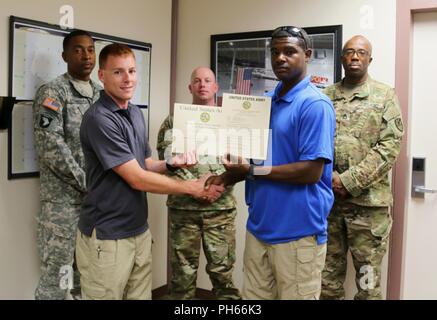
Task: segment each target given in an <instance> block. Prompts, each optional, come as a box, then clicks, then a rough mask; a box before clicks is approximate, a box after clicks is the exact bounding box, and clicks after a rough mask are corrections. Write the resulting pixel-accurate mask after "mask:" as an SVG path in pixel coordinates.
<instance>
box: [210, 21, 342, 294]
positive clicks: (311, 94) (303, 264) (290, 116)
mask: <svg viewBox="0 0 437 320" xmlns="http://www.w3.org/2000/svg"><path fill="white" fill-rule="evenodd" d="M310 48H311V47H310V39H309V37H308V35H307V34H306V32H305V31H304V30H303V29H300V28H297V27H280V28H277V29H275V30H274V32H273V34H272V41H271V62H272V68H273V71H274V73H275V75H276V76H277V77H278V79H279V80H280V83H279V84H278V86H277V87H276V89H275V90H274V91H273V92H270V93H269V94H268V95H269V96H271V97H272V107H271V118H270V129H271V140H270V144H271V150H272V152H271V154H270V155H269V156H268V159H267V160H266V161H264V163H263V165H261V166H255V165H253V164H250V165H249V164H248V163H241V162H244V160H243V161H242V160H241V159H238V162H237V163H236V164H235V163H231V162H230V156H228V158H227V159H225V167H226V168H227V172H226V173H224V174H222V175H221V176H216V177H211V178H210V179H209V180H208V181H207V185H208V186H209V185H212V184H224V185H225V186H226V185H229V184H233V183H236V182H238V181H241V180H244V179H246V202H247V204H248V206H249V218H248V221H247V231H248V232H247V235H246V245H245V253H244V282H243V297H244V298H245V299H318V298H319V296H320V289H321V272H322V270H323V266H324V262H325V256H326V241H327V216H328V213H329V211H330V209H331V206H332V203H333V200H334V197H333V193H332V190H331V179H332V175H331V173H332V160H333V153H334V131H335V113H334V109H333V106H332V103H331V102H330V100H329V99H328V98H327V97H326V96H325V95H324V94H322V93H321V92H320V91H319V90H318V89H317V88H316V87H315V86H314V85H312V84H311V83H310V77H309V76H307V75H306V70H307V63H308V61H309V59H310V57H311V49H310Z"/></svg>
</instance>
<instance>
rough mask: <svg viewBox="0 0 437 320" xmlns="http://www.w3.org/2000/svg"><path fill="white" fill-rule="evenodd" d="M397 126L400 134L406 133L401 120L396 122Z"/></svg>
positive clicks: (398, 119)
mask: <svg viewBox="0 0 437 320" xmlns="http://www.w3.org/2000/svg"><path fill="white" fill-rule="evenodd" d="M395 126H396V128H397V129H398V130H399V131H400V132H404V125H403V124H402V120H401V118H397V119H396V120H395Z"/></svg>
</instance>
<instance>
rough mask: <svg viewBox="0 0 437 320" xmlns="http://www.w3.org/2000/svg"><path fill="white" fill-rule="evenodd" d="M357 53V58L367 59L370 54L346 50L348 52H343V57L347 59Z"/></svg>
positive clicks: (362, 50)
mask: <svg viewBox="0 0 437 320" xmlns="http://www.w3.org/2000/svg"><path fill="white" fill-rule="evenodd" d="M355 53H356V54H357V56H358V57H359V58H364V57H367V55H368V54H369V52H368V51H366V50H364V49H358V50H355V49H346V50H343V56H344V57H347V58H350V57H353V56H354V55H355Z"/></svg>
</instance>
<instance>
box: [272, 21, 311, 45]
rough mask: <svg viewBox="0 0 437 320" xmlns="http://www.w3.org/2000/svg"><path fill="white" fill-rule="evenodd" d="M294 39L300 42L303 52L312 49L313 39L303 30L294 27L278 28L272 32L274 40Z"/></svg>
mask: <svg viewBox="0 0 437 320" xmlns="http://www.w3.org/2000/svg"><path fill="white" fill-rule="evenodd" d="M284 37H292V38H296V39H298V41H299V46H300V47H301V48H302V49H303V50H307V49H310V48H312V43H311V38H310V37H309V36H308V33H306V31H305V30H304V29H302V28H299V27H294V26H284V27H278V28H276V29H275V30H273V32H272V40H273V39H277V38H284Z"/></svg>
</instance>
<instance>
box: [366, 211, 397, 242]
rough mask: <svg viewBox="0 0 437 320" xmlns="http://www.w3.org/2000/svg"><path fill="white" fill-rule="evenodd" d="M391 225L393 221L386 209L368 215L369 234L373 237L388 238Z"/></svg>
mask: <svg viewBox="0 0 437 320" xmlns="http://www.w3.org/2000/svg"><path fill="white" fill-rule="evenodd" d="M392 224H393V219H392V217H391V215H390V212H389V210H388V209H382V210H378V211H377V212H374V214H371V215H370V225H371V229H370V232H371V233H372V235H374V236H375V237H379V238H381V239H384V238H386V237H388V235H389V234H390V231H391V227H392Z"/></svg>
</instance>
